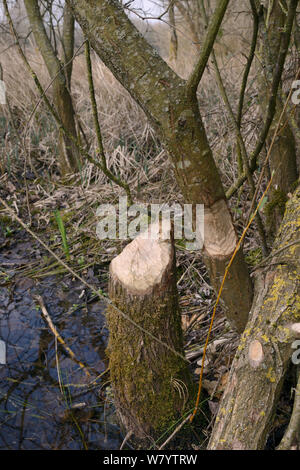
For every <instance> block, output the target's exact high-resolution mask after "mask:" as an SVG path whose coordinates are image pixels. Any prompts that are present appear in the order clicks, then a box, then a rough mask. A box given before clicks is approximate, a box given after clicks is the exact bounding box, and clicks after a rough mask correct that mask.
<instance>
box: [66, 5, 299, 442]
mask: <svg viewBox="0 0 300 470" xmlns="http://www.w3.org/2000/svg"><path fill="white" fill-rule="evenodd" d="M67 3H68V4H69V5H70V6H71V8H72V11H73V13H74V15H75V18H76V20H77V21H78V23H79V24H80V26H81V28H82V29H83V31H84V34H85V35H86V37H87V38H88V39H89V41H90V44H91V46H92V47H93V49H94V50H95V52H96V53H97V55H98V56H99V57H100V58H101V59H102V61H103V62H104V63H105V65H106V66H107V67H108V68H109V69H110V70H111V71H112V73H113V74H114V75H115V77H116V78H117V79H118V80H119V82H120V83H121V84H122V85H123V86H124V87H125V88H126V89H127V90H128V92H129V93H130V94H131V96H132V97H133V98H134V100H135V101H136V102H137V103H138V104H139V105H140V106H141V107H142V109H143V110H144V111H145V113H146V115H147V116H148V118H149V120H150V121H151V123H152V125H153V127H154V128H155V129H156V131H157V133H158V135H159V136H160V139H161V142H162V143H163V144H164V146H165V148H166V150H167V153H168V155H169V157H170V161H171V163H172V166H173V169H174V175H175V177H176V180H177V182H178V185H179V187H180V189H181V191H182V194H183V196H184V198H185V202H187V203H194V204H199V203H202V204H204V207H205V217H204V223H205V240H204V248H203V257H204V260H205V263H206V266H207V268H208V271H209V275H210V280H211V283H212V285H213V286H214V287H215V289H216V290H218V289H219V287H220V282H221V280H222V278H223V274H224V271H225V269H226V266H227V264H228V262H229V260H230V259H231V256H232V254H233V252H234V250H235V248H236V246H237V234H236V230H235V227H234V225H233V221H232V217H231V214H230V210H229V208H228V204H227V199H226V195H225V191H224V188H223V185H222V183H221V178H220V174H219V171H218V168H217V166H216V163H215V160H214V157H213V154H212V150H211V148H210V146H209V143H208V139H207V135H206V131H205V128H204V125H203V122H202V118H201V110H200V109H199V104H198V100H197V94H196V93H197V89H198V85H199V83H200V80H201V77H202V75H203V72H204V69H205V66H206V64H207V60H208V58H209V55H210V53H211V51H212V47H213V45H214V42H215V40H216V37H217V33H218V30H219V27H220V24H221V22H222V20H223V17H224V14H225V12H226V9H227V6H228V3H229V0H220V1H219V2H218V3H217V7H216V9H215V12H214V14H213V16H212V18H211V20H210V23H209V26H208V28H207V33H206V36H205V38H204V40H203V41H202V47H201V50H200V52H199V58H198V61H197V63H196V65H195V67H194V70H193V71H192V73H191V75H190V77H189V78H188V80H186V81H185V80H183V79H181V78H180V77H179V76H178V75H177V74H176V73H175V72H174V71H173V70H172V69H171V68H170V67H168V65H167V64H166V63H165V62H164V61H163V59H162V58H161V57H160V56H159V54H158V53H157V51H155V50H154V49H153V48H152V47H151V45H149V44H148V42H147V41H146V40H145V39H144V38H143V37H142V35H141V34H140V33H139V32H138V31H137V29H136V28H135V27H134V25H133V24H132V23H131V21H130V20H129V19H128V17H127V15H126V14H125V12H124V10H123V7H122V5H121V4H120V2H118V1H117V0H67ZM297 5H298V0H290V1H289V2H288V9H287V15H286V20H285V24H284V28H282V29H281V30H280V35H281V41H280V47H279V50H278V53H277V57H276V64H275V67H274V73H273V75H272V82H271V88H270V94H269V99H268V103H267V105H266V116H265V119H264V122H263V124H262V126H261V130H260V133H259V137H258V140H257V142H256V146H255V149H254V151H253V153H251V155H250V156H249V162H247V161H245V164H246V163H247V165H246V166H245V168H244V171H243V173H242V174H241V175H240V176H239V178H238V181H237V182H236V183H235V184H234V185H233V187H232V188H231V189H230V191H229V192H227V194H233V192H234V191H236V189H237V188H239V187H240V185H241V184H242V183H243V182H244V181H245V180H247V179H248V181H250V178H249V175H250V173H252V172H253V171H255V169H256V166H257V159H258V156H259V155H260V152H261V150H262V149H263V147H264V144H265V142H266V138H267V136H268V134H269V131H270V128H271V125H272V122H273V118H274V115H275V112H276V104H277V97H278V90H279V89H280V80H281V76H282V71H283V67H284V63H285V59H286V55H287V52H288V48H289V42H290V37H291V32H292V27H293V23H294V18H295V14H296V8H297ZM248 64H249V62H248ZM248 64H247V65H248ZM250 65H251V62H250ZM246 78H247V74H246ZM239 138H240V136H239ZM240 142H241V143H243V142H242V140H241V138H240ZM293 207H295V210H293ZM297 224H298V225H297ZM297 230H299V191H298V192H296V193H295V195H294V198H293V200H292V201H291V203H290V204H289V205H288V209H287V213H286V218H285V221H284V223H283V225H282V229H281V231H280V234H279V238H278V239H277V242H276V245H275V247H274V250H273V251H272V254H271V258H270V259H271V265H272V257H275V256H277V254H278V253H281V252H282V251H284V250H285V246H286V244H288V245H289V244H291V250H290V251H288V252H287V253H286V255H287V262H285V258H282V257H279V258H275V260H276V261H277V262H278V263H279V264H278V267H277V269H275V268H274V269H272V270H270V273H269V272H268V265H267V268H266V272H265V271H264V276H265V277H264V279H263V282H261V283H260V282H257V283H256V289H255V296H254V301H253V306H252V314H251V316H250V318H249V322H250V323H248V325H247V327H246V328H247V329H246V330H245V332H244V335H243V337H242V339H241V344H240V351H242V356H239V355H238V354H237V357H236V360H235V363H234V368H233V372H232V375H231V379H230V382H229V385H228V388H227V393H226V394H225V397H224V400H225V402H224V407H222V408H220V412H219V416H218V423H219V424H218V427H217V428H216V430H215V432H214V435H213V438H212V441H211V447H222V445H223V444H222V442H223V435H226V436H228V439H229V440H230V439H231V437H232V436H235V435H236V433H237V434H238V438H237V440H236V442H235V444H234V445H233V444H232V443H231V444H228V442H227V441H226V442H227V446H228V447H231V448H238V447H240V448H247V445H249V442H248V441H247V439H246V437H245V434H244V435H239V432H240V431H241V429H240V428H241V426H240V424H239V423H240V421H239V418H243V419H244V421H243V422H244V423H245V425H247V428H245V430H247V429H248V431H249V432H250V431H251V432H250V434H251V436H252V437H253V436H254V437H253V439H255V431H257V429H258V425H259V423H260V421H259V419H260V418H261V420H262V422H263V429H264V431H263V433H262V434H261V435H260V436H259V438H257V439H256V440H254V441H253V448H254V447H261V446H263V443H264V440H265V438H266V432H267V431H266V430H267V424H268V423H269V421H268V420H270V417H271V415H272V412H273V411H274V407H275V405H276V400H277V399H278V396H279V392H280V387H281V385H282V382H283V379H284V375H285V372H286V370H287V365H288V363H289V357H290V356H289V353H290V351H291V341H292V338H293V335H294V334H298V333H297V332H298V331H299V323H300V319H299V308H298V307H297V306H299V297H297V295H298V294H297V283H298V278H299V245H297V239H296V238H297V237H296V235H295V234H296V233H297V232H296V231H297ZM297 255H298V258H297ZM276 264H277V263H276ZM269 274H270V276H269V277H268V275H269ZM252 296H253V291H252V284H251V281H250V277H249V272H248V269H247V266H246V263H245V261H244V257H243V253H242V251H241V250H239V251H238V253H237V256H236V258H235V261H234V263H233V264H232V266H231V267H230V271H229V276H228V277H227V280H226V283H225V288H224V290H223V302H224V305H225V307H226V313H227V317H228V319H229V321H230V322H231V324H232V325H233V326H234V327H235V328H237V330H238V331H240V332H241V331H243V330H244V328H245V326H246V324H247V321H248V315H249V311H250V308H251V305H252ZM278 305H279V310H277V306H278ZM264 312H266V315H264ZM285 313H286V314H285ZM251 322H252V323H251ZM283 332H285V333H286V335H285V337H284V338H283V339H282V333H283ZM281 355H283V361H284V363H283V366H282V367H281V365H280V363H279V361H280V357H281ZM243 367H245V370H246V371H247V373H244V372H243ZM267 380H268V381H269V382H268V384H267V385H269V384H271V385H270V386H265V387H262V386H261V384H262V383H264V382H265V381H267ZM250 385H251V386H250ZM240 387H242V389H243V394H241V393H240V390H241V388H240ZM232 391H233V392H234V394H233V395H232V399H231V398H230V397H231V393H232ZM249 394H251V397H249ZM241 397H243V399H242V398H241ZM247 400H250V401H251V403H255V402H256V401H258V402H259V401H261V402H262V403H263V404H264V406H265V407H266V410H267V411H266V410H264V409H263V408H264V407H263V406H262V408H257V410H256V409H255V413H254V415H252V414H251V413H252V410H250V411H249V409H247ZM224 409H225V411H226V414H225V415H224V416H223V415H222V413H223V411H222V410H224ZM233 410H234V413H233ZM249 413H250V414H249ZM257 413H258V414H257ZM264 413H265V414H266V418H263V417H264ZM230 417H232V418H234V419H231V418H230ZM266 423H267V424H266ZM224 439H226V438H224ZM223 446H224V447H226V446H225V444H224V445H223Z"/></svg>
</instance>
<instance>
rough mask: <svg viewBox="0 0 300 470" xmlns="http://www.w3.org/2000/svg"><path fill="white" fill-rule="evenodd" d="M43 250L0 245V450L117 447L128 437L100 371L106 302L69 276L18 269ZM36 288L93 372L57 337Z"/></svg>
mask: <svg viewBox="0 0 300 470" xmlns="http://www.w3.org/2000/svg"><path fill="white" fill-rule="evenodd" d="M42 254H43V253H40V252H39V249H38V247H33V246H32V244H31V242H30V241H20V242H17V243H11V244H10V245H9V248H7V247H5V248H2V250H1V251H0V266H1V268H0V269H1V273H2V277H1V285H0V340H2V341H3V342H4V343H5V344H6V364H0V449H117V448H118V447H119V446H120V441H121V439H122V438H121V436H120V433H119V429H118V426H117V424H116V420H115V415H114V410H113V407H112V403H111V401H110V399H109V396H107V394H104V393H103V386H104V383H105V381H106V380H107V376H105V375H104V376H103V377H100V378H99V377H98V376H99V375H100V374H101V373H102V372H103V371H104V370H105V369H106V367H107V364H106V362H105V353H104V351H105V347H106V344H107V336H108V332H107V330H106V328H105V318H104V305H103V303H101V302H99V301H97V300H93V298H91V296H90V294H89V293H88V292H83V286H82V285H81V284H80V282H79V281H77V280H75V281H74V280H72V279H71V278H70V277H69V276H60V277H58V276H48V277H45V278H42V279H41V278H39V280H38V281H37V280H32V279H31V278H29V277H24V276H22V275H21V276H20V275H18V271H17V269H18V268H19V267H20V266H21V265H24V264H26V263H28V262H30V261H32V259H33V257H34V256H35V257H38V256H42ZM3 272H5V273H7V277H6V278H5V279H4V278H3ZM89 274H90V276H93V272H90V273H89ZM8 278H9V279H8ZM95 280H96V279H95V278H94V279H93V281H95ZM36 294H39V295H40V296H42V298H43V301H44V303H45V306H46V308H47V311H48V313H49V315H50V317H51V319H52V321H53V323H54V324H55V326H56V327H57V329H58V330H59V333H60V335H61V336H62V337H63V338H64V340H65V342H66V343H67V344H68V346H69V347H70V348H71V349H72V350H73V352H74V354H75V356H76V358H77V359H78V360H79V361H81V362H82V363H84V364H85V365H86V366H87V367H88V370H89V373H90V375H89V376H88V375H87V373H86V369H82V368H81V367H80V366H79V365H78V364H77V363H76V362H75V361H74V360H72V359H71V357H70V356H69V355H68V354H66V353H65V352H64V350H63V348H62V347H61V346H59V345H57V344H56V340H55V337H54V335H53V333H52V332H51V330H50V329H49V326H48V324H47V323H46V322H45V320H44V319H43V317H42V314H41V309H40V306H39V304H38V303H37V300H36V299H35V297H34V296H35V295H36ZM97 377H98V378H97ZM95 380H96V382H93V381H95ZM101 387H102V388H101ZM101 390H102V391H101Z"/></svg>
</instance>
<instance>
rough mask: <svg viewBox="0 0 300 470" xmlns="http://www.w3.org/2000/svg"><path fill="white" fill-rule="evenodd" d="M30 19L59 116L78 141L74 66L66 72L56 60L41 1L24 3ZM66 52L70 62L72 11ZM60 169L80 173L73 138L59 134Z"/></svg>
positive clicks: (68, 13)
mask: <svg viewBox="0 0 300 470" xmlns="http://www.w3.org/2000/svg"><path fill="white" fill-rule="evenodd" d="M24 4H25V7H26V11H27V15H28V19H29V22H30V25H31V28H32V31H33V34H34V38H35V42H36V44H37V47H38V49H39V51H40V53H41V54H42V57H43V60H44V62H45V65H46V67H47V69H48V73H49V76H50V78H51V79H52V80H53V97H54V104H55V107H56V110H57V113H58V115H59V117H60V119H61V122H62V124H63V126H64V129H65V130H66V131H67V133H68V134H69V135H71V136H73V138H74V139H77V132H76V125H75V112H74V108H73V103H72V98H71V95H70V83H71V73H72V63H70V64H69V65H68V66H67V67H66V71H64V68H63V64H62V63H61V62H60V60H59V58H58V57H57V56H56V54H55V51H54V49H53V47H52V44H51V42H50V39H49V37H48V35H47V32H46V30H45V26H44V23H43V19H42V17H41V12H40V8H39V4H38V1H37V0H24ZM64 13H65V15H66V16H65V24H64V32H63V41H64V44H63V49H64V56H65V60H70V59H71V55H72V50H73V47H74V19H73V17H72V14H71V10H70V9H69V8H67V7H65V10H64ZM59 167H60V172H61V174H63V175H64V174H67V173H73V172H77V171H78V170H79V167H80V153H79V151H78V148H77V146H76V145H75V143H74V142H73V140H72V138H69V137H68V136H67V135H66V134H65V133H64V132H63V131H62V130H61V129H60V130H59Z"/></svg>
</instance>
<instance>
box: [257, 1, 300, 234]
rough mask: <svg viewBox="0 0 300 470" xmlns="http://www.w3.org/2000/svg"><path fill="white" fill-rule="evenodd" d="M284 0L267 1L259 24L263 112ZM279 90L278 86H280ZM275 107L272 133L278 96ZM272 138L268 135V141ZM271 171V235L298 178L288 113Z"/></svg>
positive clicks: (279, 106)
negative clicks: (272, 174) (262, 18)
mask: <svg viewBox="0 0 300 470" xmlns="http://www.w3.org/2000/svg"><path fill="white" fill-rule="evenodd" d="M285 7H286V2H281V1H280V0H274V1H273V2H268V3H267V8H265V9H264V24H261V25H260V54H261V63H262V66H263V74H262V75H265V77H264V78H262V79H261V80H260V91H259V93H260V97H261V100H260V101H261V103H262V104H263V107H262V112H264V109H265V104H266V103H267V102H268V100H269V93H270V88H271V87H270V83H271V82H272V75H273V71H274V64H276V58H277V55H278V51H279V49H280V43H281V39H282V32H283V30H284V24H285V19H286V15H285V10H284V8H285ZM280 90H281V87H280ZM276 107H277V110H276V114H275V117H274V120H273V123H272V125H271V129H270V135H271V136H272V135H273V134H274V132H275V129H276V127H277V124H278V120H279V118H280V115H281V112H282V109H283V105H282V100H281V98H280V97H279V98H278V99H277V104H276ZM270 143H271V138H268V139H267V144H268V145H270ZM269 166H270V170H271V172H273V171H274V177H273V185H272V188H271V191H270V194H269V202H268V203H267V204H266V207H265V213H266V216H267V228H268V231H269V234H270V235H271V237H273V238H274V236H275V235H276V232H277V230H278V228H279V226H280V224H281V221H282V217H283V214H284V209H285V204H286V201H287V199H288V196H287V195H288V193H289V192H292V191H293V189H294V188H295V186H294V184H295V182H296V181H297V177H298V172H297V154H296V144H295V139H294V136H293V132H292V130H291V128H290V126H289V123H288V116H285V118H284V119H283V122H282V124H281V127H280V131H279V134H278V137H277V139H276V141H275V142H274V145H273V147H272V151H271V154H270V159H269Z"/></svg>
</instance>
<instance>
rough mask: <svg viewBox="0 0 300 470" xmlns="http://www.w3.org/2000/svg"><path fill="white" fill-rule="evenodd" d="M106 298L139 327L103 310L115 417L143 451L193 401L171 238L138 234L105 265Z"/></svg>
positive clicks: (111, 310) (115, 313)
mask: <svg viewBox="0 0 300 470" xmlns="http://www.w3.org/2000/svg"><path fill="white" fill-rule="evenodd" d="M151 227H152V228H153V227H154V225H152V226H151ZM109 296H110V298H111V300H112V301H113V303H114V304H115V305H116V306H117V307H118V308H119V309H121V310H122V311H123V312H124V313H125V314H127V315H128V316H129V317H130V318H131V319H132V320H133V321H134V322H135V323H136V324H138V325H139V326H140V327H141V328H142V329H138V328H137V327H136V326H134V325H132V323H130V322H129V321H128V320H127V319H124V317H122V316H121V315H120V314H118V312H117V311H116V310H115V309H114V308H113V307H112V306H111V307H109V311H108V327H109V345H108V355H109V367H110V375H111V381H112V385H113V390H114V395H115V403H116V407H117V412H118V415H119V417H120V421H121V424H122V425H123V427H124V428H125V430H126V431H127V432H132V433H133V434H134V437H135V440H137V441H138V442H139V444H140V445H146V447H148V446H149V444H150V442H151V440H152V439H157V438H158V437H159V436H160V435H161V434H162V433H163V432H164V431H165V430H166V429H167V428H168V427H169V426H170V424H171V423H175V422H176V421H177V420H178V418H180V417H181V416H182V415H183V413H184V412H185V411H187V409H188V408H187V404H188V402H190V400H193V399H194V397H193V386H192V379H191V375H190V372H189V370H188V368H187V362H186V361H185V360H184V350H183V337H182V329H181V317H180V312H179V306H178V298H177V288H176V263H175V250H174V243H173V239H172V238H171V239H165V240H163V239H162V238H161V239H159V240H151V239H148V238H147V239H145V238H144V237H143V235H140V236H138V237H137V238H136V239H135V240H134V241H132V242H131V243H130V244H129V245H127V247H126V248H125V249H124V250H123V251H122V253H121V254H120V255H119V256H117V257H116V258H115V259H114V260H113V261H112V262H111V265H110V282H109ZM146 332H148V333H146ZM152 335H154V336H155V337H156V338H158V339H159V340H160V341H161V342H164V343H166V344H167V345H168V346H169V348H170V349H168V348H166V346H164V345H163V344H162V343H160V342H158V341H157V340H156V339H154V338H153V336H152ZM173 351H175V354H174V352H173ZM176 352H177V353H178V354H176Z"/></svg>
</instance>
